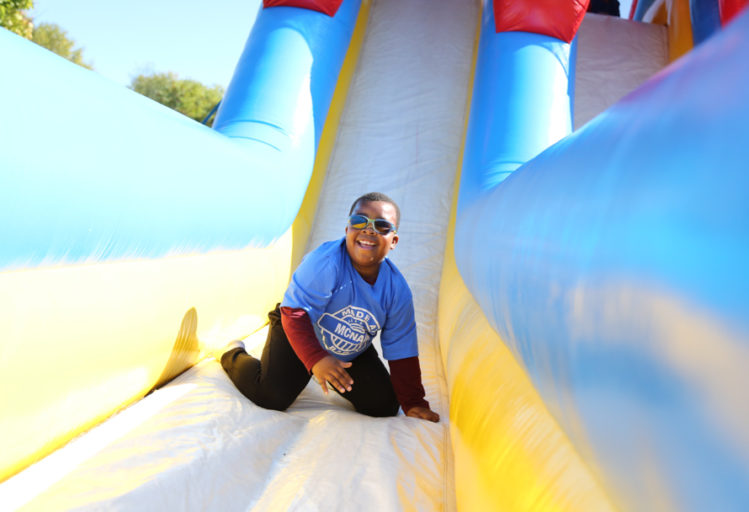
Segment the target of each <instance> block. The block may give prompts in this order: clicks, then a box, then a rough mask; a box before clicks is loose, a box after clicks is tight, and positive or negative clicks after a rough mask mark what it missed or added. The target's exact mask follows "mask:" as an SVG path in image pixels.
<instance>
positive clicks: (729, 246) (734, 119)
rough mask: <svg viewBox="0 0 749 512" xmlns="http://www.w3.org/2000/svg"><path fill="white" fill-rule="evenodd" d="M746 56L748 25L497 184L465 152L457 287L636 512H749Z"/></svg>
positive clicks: (476, 141) (490, 154)
mask: <svg viewBox="0 0 749 512" xmlns="http://www.w3.org/2000/svg"><path fill="white" fill-rule="evenodd" d="M499 36H501V34H500V35H499ZM499 36H497V37H499ZM483 37H484V35H483V34H482V38H483ZM747 55H749V12H745V13H744V14H743V15H741V16H740V17H739V19H737V20H736V21H735V22H734V23H733V24H731V25H729V26H728V27H727V29H726V30H725V31H723V32H721V33H719V34H717V35H715V36H713V37H712V38H711V39H710V40H709V41H707V42H705V43H704V44H703V45H701V46H700V47H699V48H697V49H695V51H694V52H692V53H690V54H689V55H687V56H686V57H684V58H683V59H681V60H680V61H679V62H678V64H676V65H673V66H671V67H670V68H668V69H667V70H665V71H664V72H661V73H660V74H659V75H657V76H656V77H654V78H653V79H651V80H650V81H649V82H648V83H646V84H645V85H643V86H642V87H640V88H639V89H638V90H636V91H635V92H633V93H631V94H630V95H628V96H627V97H625V98H623V99H622V100H621V101H620V102H619V103H617V104H616V105H615V106H614V107H612V108H610V109H609V110H608V111H606V112H604V113H603V114H601V115H600V116H599V117H597V118H595V119H594V120H593V121H591V122H590V123H588V124H587V125H586V126H585V127H583V128H582V129H581V130H580V131H578V132H576V133H574V134H572V135H571V136H569V137H567V138H565V139H564V140H562V141H561V142H559V143H557V144H555V145H553V146H552V147H550V148H549V149H547V150H546V151H544V152H543V153H542V154H540V155H539V156H537V157H536V158H533V159H531V160H530V161H529V162H528V163H526V164H525V165H523V166H522V167H520V168H518V169H517V170H516V171H515V172H513V173H511V174H510V175H509V177H507V179H506V180H504V181H503V182H502V183H501V184H499V185H498V186H494V185H495V183H496V182H497V181H500V180H497V179H496V177H495V176H496V175H497V172H496V170H495V169H496V168H497V165H496V164H495V162H510V161H511V160H513V159H512V158H510V157H508V156H505V155H506V154H507V153H509V151H508V150H507V149H506V148H505V147H503V146H502V145H501V144H497V145H495V144H484V143H483V140H482V138H481V137H482V134H481V132H480V131H476V132H474V131H473V129H470V130H469V133H468V136H467V137H468V138H467V141H466V154H467V155H470V154H471V153H472V152H474V151H475V150H474V149H471V148H476V147H480V151H483V154H482V155H481V156H480V157H479V156H476V155H474V157H472V158H473V159H470V158H468V157H467V158H466V161H465V163H464V168H463V172H464V174H468V173H470V174H472V176H464V177H463V181H462V184H463V183H466V184H468V188H467V192H468V194H467V196H465V197H464V196H463V193H464V191H463V188H462V186H463V185H462V184H461V191H460V194H461V201H462V203H461V210H460V211H459V216H458V219H457V230H456V247H455V252H456V258H457V262H458V266H459V269H460V272H461V275H462V276H463V277H464V279H465V281H466V284H467V285H468V287H469V289H470V291H471V293H472V295H473V296H474V297H475V299H476V300H477V302H478V303H479V304H480V306H481V308H482V310H483V311H484V312H485V313H486V315H487V317H488V319H489V321H490V322H491V324H492V325H493V327H494V328H495V329H496V330H497V332H498V333H499V334H500V336H501V338H502V339H503V340H504V341H505V342H506V343H507V344H508V345H509V346H510V347H511V348H512V349H513V350H514V352H515V354H516V355H517V356H518V358H519V359H520V360H521V361H522V363H523V365H524V366H525V367H526V369H527V370H528V372H529V375H530V376H531V378H532V379H533V381H534V384H535V385H536V387H537V389H538V390H539V392H540V393H541V394H542V396H543V397H544V399H545V401H546V403H547V405H548V406H549V408H550V409H551V411H552V412H553V413H554V415H555V416H556V418H557V419H558V421H559V422H560V424H561V425H562V426H563V428H564V429H565V431H566V432H567V433H568V435H569V436H570V437H571V439H572V440H573V442H574V443H575V445H576V446H577V447H578V449H579V450H580V453H581V454H582V455H583V457H584V458H586V460H587V461H588V463H589V464H591V465H593V466H594V467H597V468H599V469H600V471H601V475H602V478H603V480H604V482H605V485H606V487H607V489H608V490H609V492H610V493H611V496H612V497H614V498H615V501H618V500H620V499H625V500H626V499H639V500H640V501H625V502H622V503H621V504H622V505H623V508H624V509H631V510H642V509H643V508H647V507H648V506H654V504H655V503H658V502H659V501H661V500H662V501H663V503H673V504H675V508H676V509H678V510H748V509H749V471H747V468H749V451H747V450H746V425H747V420H749V405H747V404H748V402H747V400H746V394H745V393H746V392H745V384H746V368H747V367H749V341H748V340H749V272H747V268H746V266H747V265H746V262H747V261H749V222H747V219H749V174H747V172H746V171H747V162H749V135H748V134H749V129H747V119H749V95H748V94H749V93H748V92H747V91H749V59H747ZM500 58H502V57H501V56H500ZM481 87H484V89H487V90H488V89H490V88H491V87H486V86H485V85H482V84H480V83H479V84H477V86H476V91H480V88H481ZM498 87H499V86H498ZM515 88H516V89H518V90H524V89H525V84H524V83H523V82H518V83H517V84H516V85H515ZM479 96H480V97H478V98H475V99H474V104H473V107H472V113H471V115H472V121H471V122H473V115H474V113H475V112H477V111H478V112H479V114H478V115H479V116H481V117H491V116H492V113H491V112H489V111H493V112H494V115H507V112H506V109H508V108H511V107H507V106H503V107H498V106H497V105H494V104H492V102H494V101H495V100H494V99H488V100H487V99H482V98H484V96H481V95H479ZM498 96H500V97H501V96H504V94H501V95H498ZM531 112H532V111H531ZM532 115H533V116H535V114H532ZM535 122H536V123H537V124H539V125H541V126H543V121H542V120H541V119H537V120H536V121H535ZM507 124H513V123H509V122H508V123H507ZM471 126H472V128H473V125H471ZM542 129H543V128H542ZM504 136H506V137H510V138H511V139H513V140H517V141H518V144H519V148H518V150H517V154H518V155H524V154H527V153H529V151H528V150H527V149H525V148H524V147H523V144H524V143H525V141H526V140H527V138H526V137H515V135H513V134H507V133H505V134H504ZM478 150H479V149H476V151H478ZM518 160H519V158H518ZM476 183H488V184H489V186H486V187H483V188H482V189H481V190H480V191H479V190H478V189H479V188H480V187H478V186H476V185H475V184H476ZM464 199H465V200H464ZM740 447H741V448H740Z"/></svg>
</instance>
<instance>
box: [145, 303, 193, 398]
mask: <svg viewBox="0 0 749 512" xmlns="http://www.w3.org/2000/svg"><path fill="white" fill-rule="evenodd" d="M197 331H198V312H197V311H196V309H195V308H190V309H189V310H187V313H185V316H184V317H183V318H182V324H181V325H180V327H179V332H178V333H177V339H175V340H174V346H173V347H172V351H171V352H170V354H169V359H168V360H167V362H166V364H165V365H164V369H163V370H162V372H161V375H159V377H158V378H157V379H156V384H154V388H158V387H161V386H162V385H164V384H166V383H167V382H169V381H171V380H172V379H174V378H175V377H177V376H178V375H180V374H181V373H182V372H184V371H185V370H187V369H188V368H190V367H191V366H193V365H194V364H195V363H196V362H197V360H198V355H199V354H200V348H199V346H198V336H197Z"/></svg>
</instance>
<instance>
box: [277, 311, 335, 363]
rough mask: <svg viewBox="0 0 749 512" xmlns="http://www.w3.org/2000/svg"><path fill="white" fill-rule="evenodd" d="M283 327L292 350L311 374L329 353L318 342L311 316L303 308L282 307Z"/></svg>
mask: <svg viewBox="0 0 749 512" xmlns="http://www.w3.org/2000/svg"><path fill="white" fill-rule="evenodd" d="M281 325H283V331H284V332H285V333H286V337H287V338H288V339H289V344H290V345H291V348H293V349H294V352H295V353H296V355H297V357H298V358H299V360H300V361H301V362H302V364H304V367H305V368H307V371H308V372H311V371H312V367H313V366H315V363H317V362H318V361H319V360H320V359H322V358H324V357H325V356H327V355H328V353H327V352H326V351H325V349H324V348H322V347H321V346H320V342H319V341H317V336H316V335H315V330H314V328H313V327H312V321H311V320H310V318H309V315H308V314H307V312H306V311H305V310H303V309H301V308H287V307H282V308H281Z"/></svg>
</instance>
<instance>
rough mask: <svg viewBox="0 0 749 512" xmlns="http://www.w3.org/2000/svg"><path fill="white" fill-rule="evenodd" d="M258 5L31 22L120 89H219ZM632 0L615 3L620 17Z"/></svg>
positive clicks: (47, 0) (98, 13)
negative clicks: (56, 35)
mask: <svg viewBox="0 0 749 512" xmlns="http://www.w3.org/2000/svg"><path fill="white" fill-rule="evenodd" d="M261 2H262V0H212V1H206V0H200V1H198V0H128V1H123V0H34V9H33V10H32V11H31V15H32V17H33V18H34V20H35V22H36V23H41V22H48V23H56V24H58V25H59V26H60V27H62V28H63V29H64V30H66V31H67V33H68V37H70V38H71V39H73V40H74V41H75V42H76V43H77V46H78V47H82V48H83V56H84V60H86V61H87V62H89V63H91V64H92V65H93V67H94V69H95V70H96V71H97V72H99V73H101V74H102V75H104V76H106V77H108V78H109V79H111V80H113V81H115V82H117V83H120V84H122V85H128V84H129V83H130V81H131V79H132V78H133V77H135V76H136V75H139V74H142V73H153V72H167V71H172V72H174V73H177V75H179V77H180V78H191V79H193V80H198V81H199V82H202V83H204V84H206V85H221V86H222V87H224V89H226V86H227V85H228V84H229V80H231V76H232V73H233V72H234V67H235V66H236V63H237V60H238V59H239V55H240V54H241V53H242V48H244V43H245V41H246V40H247V35H248V34H249V32H250V29H251V28H252V24H253V22H254V21H255V16H256V14H257V11H258V8H259V6H260V4H261ZM631 3H632V0H620V5H621V13H622V16H623V17H627V15H628V14H629V8H630V5H631Z"/></svg>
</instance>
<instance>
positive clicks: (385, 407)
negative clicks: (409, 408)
mask: <svg viewBox="0 0 749 512" xmlns="http://www.w3.org/2000/svg"><path fill="white" fill-rule="evenodd" d="M399 407H400V405H399V404H398V401H397V400H395V399H393V400H382V401H380V402H379V403H374V404H367V405H366V406H364V407H358V408H357V411H358V412H360V413H362V414H366V415H367V416H373V417H375V418H387V417H390V416H395V415H396V414H398V408H399Z"/></svg>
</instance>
